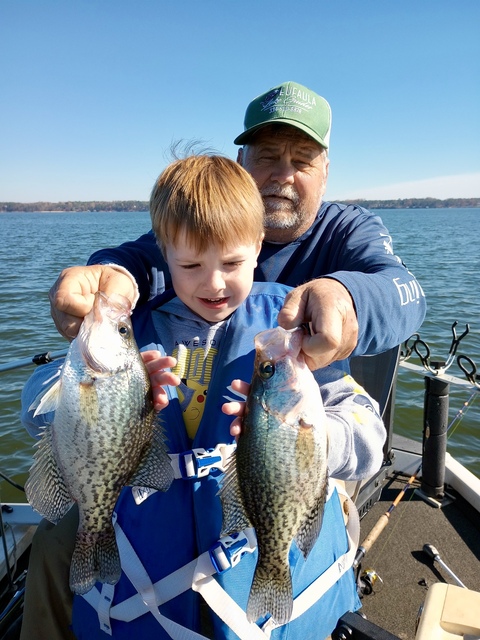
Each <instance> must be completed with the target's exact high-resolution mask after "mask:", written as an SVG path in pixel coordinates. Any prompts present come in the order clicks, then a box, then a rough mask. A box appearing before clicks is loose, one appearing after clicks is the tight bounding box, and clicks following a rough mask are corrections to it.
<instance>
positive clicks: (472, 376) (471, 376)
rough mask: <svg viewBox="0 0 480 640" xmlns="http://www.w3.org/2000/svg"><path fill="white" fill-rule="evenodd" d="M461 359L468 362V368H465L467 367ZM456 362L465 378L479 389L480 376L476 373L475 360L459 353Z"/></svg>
mask: <svg viewBox="0 0 480 640" xmlns="http://www.w3.org/2000/svg"><path fill="white" fill-rule="evenodd" d="M462 360H466V361H467V362H468V364H469V365H470V369H467V367H466V366H465V365H464V364H462ZM457 364H458V366H459V368H460V369H461V370H462V371H463V373H464V374H465V376H466V378H467V380H468V381H469V382H470V383H471V384H473V385H474V386H475V387H477V389H480V376H479V375H478V374H477V365H476V364H475V362H474V361H473V360H472V359H471V358H469V357H468V356H464V355H459V356H458V358H457Z"/></svg>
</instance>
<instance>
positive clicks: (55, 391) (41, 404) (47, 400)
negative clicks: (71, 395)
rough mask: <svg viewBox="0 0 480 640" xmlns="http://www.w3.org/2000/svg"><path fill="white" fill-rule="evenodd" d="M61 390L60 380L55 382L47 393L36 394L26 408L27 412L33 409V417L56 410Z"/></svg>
mask: <svg viewBox="0 0 480 640" xmlns="http://www.w3.org/2000/svg"><path fill="white" fill-rule="evenodd" d="M61 388H62V383H61V381H60V380H57V381H56V382H55V384H54V385H52V386H51V387H50V389H48V391H46V392H45V393H43V394H41V393H40V394H38V396H37V397H36V398H35V400H34V401H33V402H32V404H31V405H30V406H29V407H28V410H29V411H32V410H33V409H35V413H34V414H33V417H35V416H38V415H40V414H42V413H49V412H50V411H55V410H56V408H57V407H58V402H59V398H60V389H61Z"/></svg>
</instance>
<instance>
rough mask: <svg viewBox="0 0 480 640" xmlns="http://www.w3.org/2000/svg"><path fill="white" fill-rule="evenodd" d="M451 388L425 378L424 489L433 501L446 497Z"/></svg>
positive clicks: (446, 383)
mask: <svg viewBox="0 0 480 640" xmlns="http://www.w3.org/2000/svg"><path fill="white" fill-rule="evenodd" d="M449 387H450V383H449V382H445V381H444V380H441V379H439V378H431V377H430V376H426V377H425V405H424V414H423V464H422V487H421V489H422V491H423V493H425V495H427V496H429V497H430V498H443V496H444V482H445V453H446V451H447V426H448V405H449V390H450V389H449Z"/></svg>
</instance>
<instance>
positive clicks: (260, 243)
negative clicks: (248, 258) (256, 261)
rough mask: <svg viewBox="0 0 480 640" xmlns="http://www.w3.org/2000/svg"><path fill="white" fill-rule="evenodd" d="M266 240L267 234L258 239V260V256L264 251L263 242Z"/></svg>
mask: <svg viewBox="0 0 480 640" xmlns="http://www.w3.org/2000/svg"><path fill="white" fill-rule="evenodd" d="M264 238H265V234H264V233H262V235H261V236H260V238H259V239H258V243H257V258H258V255H259V253H260V251H261V250H262V242H263V239H264Z"/></svg>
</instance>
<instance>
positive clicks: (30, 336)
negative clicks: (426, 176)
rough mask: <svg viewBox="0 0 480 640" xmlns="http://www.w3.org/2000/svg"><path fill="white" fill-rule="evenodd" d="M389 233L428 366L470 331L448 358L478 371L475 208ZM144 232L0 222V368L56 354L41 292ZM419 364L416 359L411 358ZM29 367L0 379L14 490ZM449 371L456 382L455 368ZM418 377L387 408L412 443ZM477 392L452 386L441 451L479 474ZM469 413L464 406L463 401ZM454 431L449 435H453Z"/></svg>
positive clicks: (9, 494) (0, 445) (4, 488)
mask: <svg viewBox="0 0 480 640" xmlns="http://www.w3.org/2000/svg"><path fill="white" fill-rule="evenodd" d="M376 213H378V215H380V216H381V217H382V219H383V221H384V222H385V224H386V226H387V228H388V229H389V230H390V232H391V234H392V236H393V240H394V245H393V246H394V250H395V253H396V254H397V255H399V256H400V257H401V258H402V259H403V260H404V262H405V263H406V264H407V266H408V267H409V268H410V269H411V270H412V271H413V273H415V275H416V276H417V278H418V280H419V281H420V283H421V285H422V287H423V289H424V291H425V294H426V296H427V302H428V312H427V317H426V320H425V322H424V324H423V326H422V327H421V329H420V332H419V333H420V336H421V338H422V340H425V341H426V342H427V343H428V345H429V347H430V350H431V355H432V360H435V359H436V360H446V358H447V355H448V351H449V348H450V343H451V339H452V329H451V326H452V323H453V322H454V321H457V322H458V326H457V333H459V334H460V333H462V332H463V330H464V329H465V325H466V324H467V323H468V324H469V325H470V333H469V335H468V336H467V337H466V338H465V339H464V340H463V341H462V342H461V344H460V347H459V349H458V353H457V354H460V353H461V354H464V355H467V356H469V357H470V358H472V359H473V360H474V361H475V362H476V363H477V364H478V365H479V368H480V300H479V289H480V288H479V284H478V277H479V273H480V252H479V249H478V238H479V237H480V209H432V210H430V209H412V210H402V209H397V210H390V211H377V212H376ZM149 228H150V217H149V214H148V213H147V212H144V213H111V212H109V213H89V212H86V213H2V214H0V345H1V351H0V364H2V363H6V362H10V361H16V360H20V359H22V358H26V357H30V356H33V355H35V354H38V353H43V352H46V351H58V350H62V349H65V348H66V347H67V346H68V343H67V342H66V341H65V340H63V339H62V338H61V337H60V336H59V334H58V333H57V332H56V329H55V327H54V325H53V321H52V320H51V318H50V305H49V302H48V295H47V294H48V290H49V289H50V287H51V285H52V284H53V282H54V281H55V279H56V277H57V275H58V274H59V273H60V271H61V270H62V269H63V268H64V267H67V266H71V265H75V264H85V262H86V260H87V259H88V256H89V255H90V254H91V253H92V252H93V251H94V250H96V249H100V248H102V247H106V246H116V245H117V244H120V243H121V242H124V241H125V240H132V239H134V238H136V237H138V236H139V235H140V234H142V233H144V232H145V231H147V230H148V229H149ZM411 361H412V362H414V363H415V364H420V362H419V359H418V357H416V356H415V357H414V358H412V359H411ZM32 370H33V365H32V366H29V367H23V368H21V369H16V370H14V371H7V372H0V472H1V473H3V474H6V475H8V476H9V477H11V478H13V479H14V480H15V481H17V482H18V483H20V484H23V482H24V481H25V479H26V476H27V473H28V469H29V467H30V464H31V457H32V453H33V450H34V449H33V446H34V440H33V439H32V438H31V437H30V436H29V435H28V434H27V433H26V432H25V430H24V429H23V427H22V426H21V424H20V422H19V419H18V415H19V407H20V402H19V398H20V392H21V389H22V386H23V384H24V382H25V380H26V379H27V378H28V377H29V375H30V374H31V372H32ZM449 373H451V374H452V375H457V376H461V375H462V374H461V372H460V370H459V369H458V367H457V365H456V364H454V365H453V366H452V367H451V369H449ZM423 389H424V383H423V378H422V376H416V375H412V374H411V373H410V372H408V371H407V370H405V369H400V373H399V381H398V386H397V402H396V408H395V424H396V431H397V432H399V433H402V434H403V435H407V436H409V437H412V438H414V439H417V440H421V437H422V436H421V433H422V410H423ZM478 396H480V394H478V393H477V394H476V395H475V396H474V397H473V398H472V393H471V391H469V390H466V389H463V388H461V387H456V386H452V387H451V393H450V416H451V419H453V418H454V416H456V415H457V413H458V411H459V410H461V409H463V418H462V419H461V421H460V423H458V426H456V428H453V429H452V430H451V436H450V437H449V443H448V450H449V451H450V453H452V455H454V456H455V457H457V458H458V459H459V460H460V461H461V462H462V463H463V464H465V465H466V466H467V467H468V468H469V469H470V470H471V471H473V472H474V473H475V474H477V475H478V476H480V397H478ZM466 402H468V405H467V406H465V403H466ZM452 432H453V433H452ZM0 498H1V499H2V500H15V501H23V500H24V497H23V494H22V493H21V492H19V491H18V490H16V489H15V488H13V487H11V486H10V485H9V484H8V483H6V482H4V481H2V482H0Z"/></svg>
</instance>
